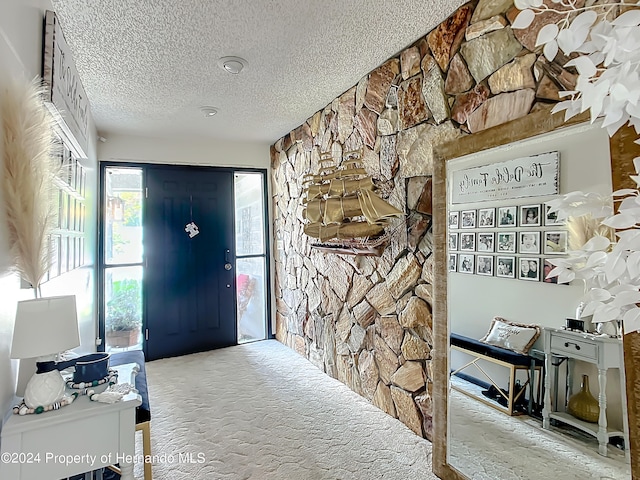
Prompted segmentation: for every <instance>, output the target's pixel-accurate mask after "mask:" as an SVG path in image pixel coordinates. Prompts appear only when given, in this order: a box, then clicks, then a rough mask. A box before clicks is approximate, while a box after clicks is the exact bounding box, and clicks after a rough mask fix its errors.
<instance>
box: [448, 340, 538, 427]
mask: <svg viewBox="0 0 640 480" xmlns="http://www.w3.org/2000/svg"><path fill="white" fill-rule="evenodd" d="M451 349H452V350H457V351H460V352H462V353H465V354H467V355H470V356H472V357H473V359H472V360H471V361H470V362H468V363H466V364H465V365H463V366H462V367H460V368H458V369H457V370H455V371H453V372H451V375H456V374H458V373H460V372H462V371H463V370H464V369H466V368H467V367H470V366H474V367H476V369H477V370H478V371H479V372H480V373H481V374H482V375H483V376H484V377H485V378H486V379H487V380H489V382H490V383H491V385H493V386H494V387H495V389H496V390H497V392H498V393H499V394H500V395H502V396H503V397H504V399H505V400H506V407H504V406H502V405H500V404H499V403H496V402H489V401H487V399H486V398H484V397H480V396H478V395H475V394H474V393H472V392H469V391H467V390H464V389H462V388H458V387H456V386H455V385H452V388H455V389H456V390H458V391H460V392H462V393H464V394H466V395H469V396H470V397H473V398H476V399H477V400H480V401H482V402H484V403H486V404H488V405H490V406H491V407H494V408H496V409H497V410H500V411H502V412H504V413H506V414H508V415H514V414H515V413H516V412H515V409H514V405H515V403H516V402H517V401H518V400H519V399H520V397H521V396H522V395H523V394H524V392H525V389H526V387H527V386H528V387H529V406H530V407H529V413H531V401H532V399H533V394H534V385H533V384H534V380H533V379H534V376H535V372H536V371H537V372H538V385H540V377H541V375H540V374H541V370H542V365H543V362H542V360H541V359H538V358H534V357H532V356H530V355H526V354H522V353H517V352H514V351H513V350H509V349H507V348H502V347H497V346H494V345H490V344H487V343H485V342H482V341H480V340H476V339H473V338H469V337H465V336H463V335H459V334H456V333H452V334H451ZM480 360H485V361H487V362H490V363H493V364H496V365H500V366H503V367H506V368H508V369H509V390H508V391H507V392H506V393H505V392H504V391H503V390H502V389H501V388H500V387H499V386H498V384H497V382H496V381H495V380H494V379H492V378H491V377H490V376H489V374H488V373H487V372H486V371H485V369H483V368H482V367H481V366H479V365H478V362H479V361H480ZM518 370H525V371H526V372H527V381H526V382H525V384H524V385H523V388H522V389H521V390H520V391H519V392H516V391H515V388H516V374H517V371H518ZM538 389H539V388H538Z"/></svg>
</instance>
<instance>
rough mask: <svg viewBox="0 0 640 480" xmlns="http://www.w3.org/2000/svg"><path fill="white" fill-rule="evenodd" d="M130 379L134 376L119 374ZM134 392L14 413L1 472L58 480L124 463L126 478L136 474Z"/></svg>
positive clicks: (4, 437)
mask: <svg viewBox="0 0 640 480" xmlns="http://www.w3.org/2000/svg"><path fill="white" fill-rule="evenodd" d="M120 381H121V382H129V377H127V376H125V377H124V378H121V379H120ZM140 403H141V400H140V395H138V394H137V393H135V392H131V393H129V394H128V395H126V396H125V397H124V399H123V400H122V401H121V402H118V403H113V404H106V403H99V402H92V401H91V400H89V398H87V397H86V396H84V395H83V396H79V397H78V398H77V399H76V400H75V401H74V402H73V403H72V404H71V405H68V406H66V407H63V408H61V409H60V410H56V411H51V412H45V413H42V414H40V415H36V414H32V415H24V416H20V415H13V414H12V415H11V416H10V417H9V418H8V419H7V421H6V422H5V424H4V426H3V427H2V434H1V435H0V439H1V449H2V455H1V457H0V478H2V479H12V480H33V479H35V478H37V479H39V480H59V479H60V478H66V477H69V476H71V475H76V474H79V473H83V472H88V471H90V470H95V469H97V468H101V467H106V466H108V465H113V464H115V463H120V466H121V468H122V479H123V480H134V476H133V459H134V455H135V428H136V419H135V414H136V407H137V406H139V405H140Z"/></svg>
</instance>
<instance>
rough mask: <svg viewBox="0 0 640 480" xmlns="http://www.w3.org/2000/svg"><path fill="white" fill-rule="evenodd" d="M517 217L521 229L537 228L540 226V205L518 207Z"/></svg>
mask: <svg viewBox="0 0 640 480" xmlns="http://www.w3.org/2000/svg"><path fill="white" fill-rule="evenodd" d="M518 217H519V218H520V226H521V227H539V226H540V225H541V219H540V205H520V214H519V215H518Z"/></svg>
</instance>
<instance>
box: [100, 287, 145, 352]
mask: <svg viewBox="0 0 640 480" xmlns="http://www.w3.org/2000/svg"><path fill="white" fill-rule="evenodd" d="M141 324H142V301H141V295H140V282H139V281H138V280H122V281H118V282H114V284H113V294H112V296H111V300H109V302H107V316H106V322H105V327H106V337H107V345H108V346H110V347H122V348H125V347H130V346H131V345H135V344H136V343H138V336H139V334H140V326H141Z"/></svg>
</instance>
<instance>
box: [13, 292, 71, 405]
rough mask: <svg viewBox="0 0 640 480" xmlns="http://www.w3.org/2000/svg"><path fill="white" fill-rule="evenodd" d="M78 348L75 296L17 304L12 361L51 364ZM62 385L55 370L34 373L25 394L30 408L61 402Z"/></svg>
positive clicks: (62, 382)
mask: <svg viewBox="0 0 640 480" xmlns="http://www.w3.org/2000/svg"><path fill="white" fill-rule="evenodd" d="M79 345H80V334H79V332H78V316H77V313H76V297H75V295H65V296H61V297H47V298H37V299H35V300H24V301H21V302H18V308H17V310H16V322H15V326H14V328H13V340H12V342H11V358H23V359H24V358H35V357H38V361H50V360H54V359H56V360H57V358H55V357H56V356H57V355H58V354H59V353H60V352H64V351H65V350H69V349H71V348H75V347H77V346H79ZM64 392H65V382H64V380H63V378H62V375H61V374H60V372H59V371H58V370H52V371H49V372H46V373H34V375H33V376H32V377H31V379H30V380H29V382H28V383H27V387H26V389H25V392H24V403H25V404H26V405H27V406H28V407H29V408H37V407H38V406H46V405H52V404H53V403H55V402H59V401H60V399H62V397H63V395H64Z"/></svg>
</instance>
